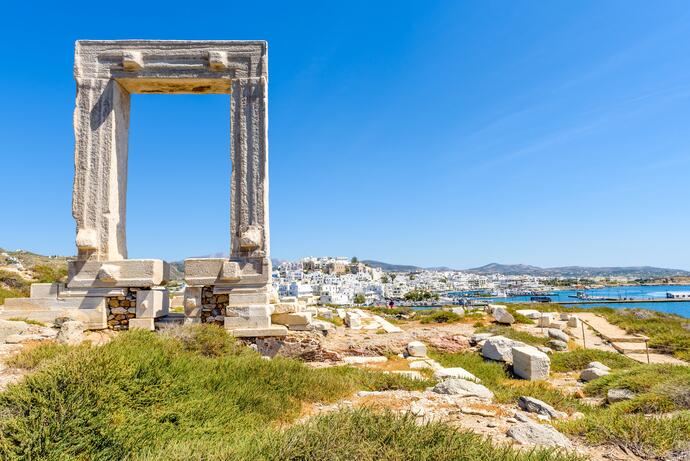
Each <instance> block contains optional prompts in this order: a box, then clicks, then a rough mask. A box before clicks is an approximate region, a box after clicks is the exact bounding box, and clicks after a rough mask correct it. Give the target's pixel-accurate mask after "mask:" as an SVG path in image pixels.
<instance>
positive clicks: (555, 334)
mask: <svg viewBox="0 0 690 461" xmlns="http://www.w3.org/2000/svg"><path fill="white" fill-rule="evenodd" d="M547 332H548V334H549V338H552V339H556V340H558V341H563V342H564V343H566V344H567V343H568V341H569V340H570V338H569V337H568V335H567V334H565V333H564V332H562V331H561V330H559V329H557V328H549V329H548V331H547Z"/></svg>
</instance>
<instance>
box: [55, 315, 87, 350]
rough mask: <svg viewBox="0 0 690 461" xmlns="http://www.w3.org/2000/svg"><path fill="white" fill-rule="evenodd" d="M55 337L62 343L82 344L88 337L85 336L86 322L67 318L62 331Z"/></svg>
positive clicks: (61, 327) (61, 328)
mask: <svg viewBox="0 0 690 461" xmlns="http://www.w3.org/2000/svg"><path fill="white" fill-rule="evenodd" d="M55 339H56V340H57V341H58V342H59V343H62V344H71V345H77V344H81V343H82V342H83V341H84V340H85V339H86V338H85V337H84V323H83V322H80V321H79V320H67V321H65V322H62V326H60V331H59V332H58V334H57V336H56V337H55Z"/></svg>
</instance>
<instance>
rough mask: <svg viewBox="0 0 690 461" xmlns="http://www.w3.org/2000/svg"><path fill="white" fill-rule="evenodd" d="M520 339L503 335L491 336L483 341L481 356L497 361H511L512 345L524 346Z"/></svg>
mask: <svg viewBox="0 0 690 461" xmlns="http://www.w3.org/2000/svg"><path fill="white" fill-rule="evenodd" d="M525 345H526V344H524V343H521V342H520V341H513V340H512V339H508V338H506V337H505V336H492V337H491V338H488V339H487V340H486V341H484V345H483V346H482V356H484V358H487V359H490V360H496V361H499V362H508V363H512V362H513V351H512V349H513V347H519V346H525Z"/></svg>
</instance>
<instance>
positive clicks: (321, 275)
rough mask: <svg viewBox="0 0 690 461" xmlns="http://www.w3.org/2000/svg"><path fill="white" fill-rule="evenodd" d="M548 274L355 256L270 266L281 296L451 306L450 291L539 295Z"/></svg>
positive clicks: (318, 300) (312, 301)
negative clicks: (399, 267) (406, 266)
mask: <svg viewBox="0 0 690 461" xmlns="http://www.w3.org/2000/svg"><path fill="white" fill-rule="evenodd" d="M549 280H552V278H547V277H537V276H529V275H515V276H506V275H502V274H491V275H480V274H473V273H469V272H462V271H451V270H447V271H441V270H426V269H421V270H418V271H404V272H385V271H383V270H382V269H381V268H379V267H371V266H369V265H367V264H365V263H363V262H360V261H358V259H357V258H356V257H352V258H347V257H306V258H302V259H300V260H299V261H294V262H287V261H285V262H281V263H280V264H279V265H276V266H275V267H274V270H273V286H274V287H275V288H276V289H277V290H278V294H279V295H280V296H281V298H284V297H295V298H299V299H300V300H303V301H306V302H307V303H308V304H322V305H326V304H337V305H343V306H348V305H354V304H364V305H384V304H389V303H390V302H391V301H392V302H394V303H395V304H396V305H410V304H415V303H419V302H423V303H424V304H425V305H443V304H453V303H455V302H457V301H456V298H454V297H451V296H449V293H468V292H474V291H482V292H484V293H487V294H490V295H493V296H496V297H505V296H515V295H539V294H544V293H546V292H548V290H549V289H550V288H551V287H549V286H548V285H547V283H548V281H549Z"/></svg>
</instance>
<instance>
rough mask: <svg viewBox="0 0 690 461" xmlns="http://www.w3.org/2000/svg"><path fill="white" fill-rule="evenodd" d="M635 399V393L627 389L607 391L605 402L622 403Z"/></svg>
mask: <svg viewBox="0 0 690 461" xmlns="http://www.w3.org/2000/svg"><path fill="white" fill-rule="evenodd" d="M634 398H635V393H634V392H633V391H631V390H628V389H609V390H608V392H607V393H606V401H607V402H608V403H616V402H623V401H624V400H632V399H634Z"/></svg>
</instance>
